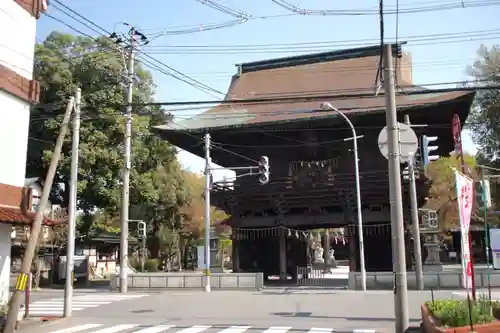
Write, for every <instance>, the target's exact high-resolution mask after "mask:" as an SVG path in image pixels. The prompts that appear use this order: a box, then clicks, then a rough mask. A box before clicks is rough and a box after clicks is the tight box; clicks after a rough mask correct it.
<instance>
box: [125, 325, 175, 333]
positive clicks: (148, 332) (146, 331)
mask: <svg viewBox="0 0 500 333" xmlns="http://www.w3.org/2000/svg"><path fill="white" fill-rule="evenodd" d="M172 327H175V325H157V326H151V327H146V328H143V329H141V330H138V331H134V332H133V333H160V332H165V331H166V330H168V329H170V328H172Z"/></svg>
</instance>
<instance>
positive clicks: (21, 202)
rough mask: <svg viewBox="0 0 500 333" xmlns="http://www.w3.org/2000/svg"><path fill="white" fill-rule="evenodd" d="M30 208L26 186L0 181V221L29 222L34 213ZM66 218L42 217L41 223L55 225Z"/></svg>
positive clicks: (29, 192) (29, 193) (63, 221)
mask: <svg viewBox="0 0 500 333" xmlns="http://www.w3.org/2000/svg"><path fill="white" fill-rule="evenodd" d="M30 209H31V191H30V189H29V188H27V187H20V186H13V185H7V184H1V183H0V223H12V224H31V223H33V220H34V219H35V216H36V214H35V213H34V212H31V211H30ZM65 222H66V220H64V219H62V220H51V219H48V218H44V220H43V224H45V225H55V224H60V223H65Z"/></svg>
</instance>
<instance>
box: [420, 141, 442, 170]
mask: <svg viewBox="0 0 500 333" xmlns="http://www.w3.org/2000/svg"><path fill="white" fill-rule="evenodd" d="M437 139H438V137H437V136H427V135H422V139H421V143H420V155H421V156H422V166H423V167H424V168H425V167H426V166H427V165H429V163H430V162H431V161H435V160H437V159H438V158H439V155H430V154H429V153H430V152H432V151H434V150H438V148H439V147H438V146H429V143H431V142H433V141H437Z"/></svg>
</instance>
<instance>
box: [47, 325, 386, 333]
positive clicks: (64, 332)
mask: <svg viewBox="0 0 500 333" xmlns="http://www.w3.org/2000/svg"><path fill="white" fill-rule="evenodd" d="M106 326H107V327H103V324H83V325H78V326H74V327H69V328H63V329H60V330H57V331H50V332H48V333H79V332H82V333H83V331H85V332H86V333H120V332H124V333H125V331H126V332H129V333H163V332H166V331H168V330H170V329H172V328H175V327H176V325H142V324H120V325H113V326H108V325H106ZM210 328H213V326H205V325H194V326H191V327H184V328H182V329H180V330H178V331H175V333H201V332H204V331H206V330H208V329H210ZM251 328H252V326H228V327H226V328H224V329H221V330H219V331H218V333H244V332H246V331H247V330H248V329H251ZM93 329H97V330H96V331H92V332H89V330H93ZM291 329H292V327H284V326H271V327H269V328H267V329H266V330H264V331H262V333H287V332H288V331H289V330H291ZM259 331H260V330H259ZM335 331H336V330H335V329H334V328H322V327H312V328H310V329H309V330H308V332H307V333H334V332H335ZM340 331H342V332H352V333H376V332H377V330H375V329H353V330H352V331H346V330H343V329H340Z"/></svg>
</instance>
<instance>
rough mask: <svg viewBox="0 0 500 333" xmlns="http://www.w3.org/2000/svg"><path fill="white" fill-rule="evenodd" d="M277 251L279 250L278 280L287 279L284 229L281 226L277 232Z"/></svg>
mask: <svg viewBox="0 0 500 333" xmlns="http://www.w3.org/2000/svg"><path fill="white" fill-rule="evenodd" d="M279 251H280V256H279V258H280V259H279V260H280V280H281V281H287V276H288V274H287V271H286V229H284V228H281V229H280V234H279Z"/></svg>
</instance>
